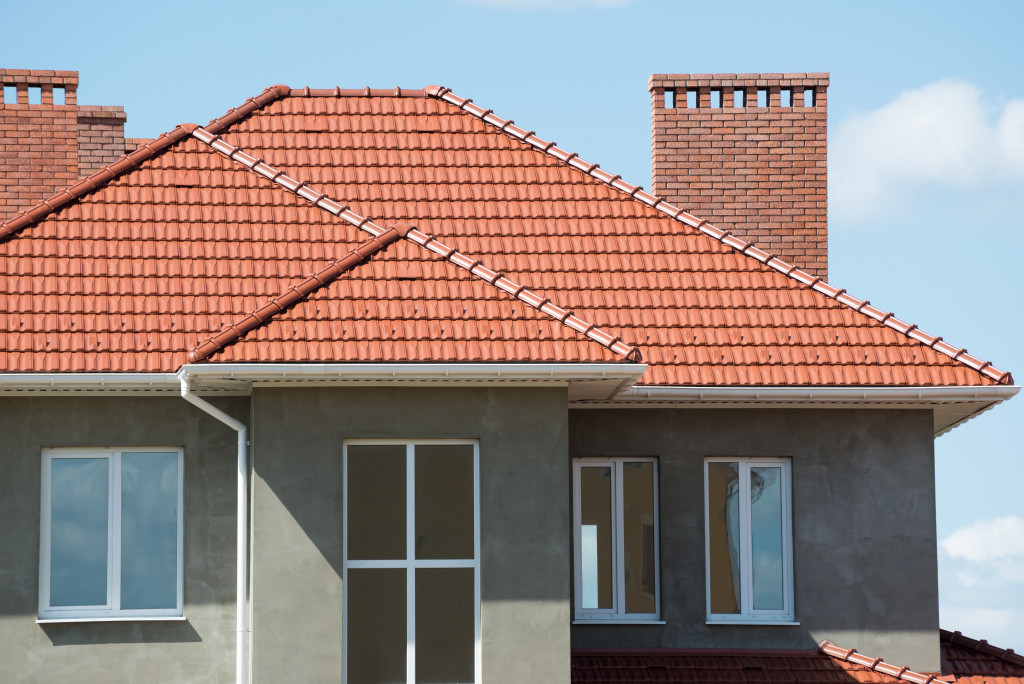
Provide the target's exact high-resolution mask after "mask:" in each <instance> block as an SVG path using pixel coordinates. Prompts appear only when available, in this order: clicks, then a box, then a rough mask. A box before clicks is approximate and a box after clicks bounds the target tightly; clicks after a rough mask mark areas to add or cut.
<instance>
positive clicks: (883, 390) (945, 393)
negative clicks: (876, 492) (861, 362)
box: [614, 385, 1020, 403]
mask: <svg viewBox="0 0 1024 684" xmlns="http://www.w3.org/2000/svg"><path fill="white" fill-rule="evenodd" d="M1019 391H1020V387H1018V386H1011V385H980V386H971V387H653V386H649V387H645V386H635V387H632V388H630V389H628V390H625V391H623V392H621V393H619V395H618V396H617V397H616V398H615V400H614V401H615V403H619V402H622V403H630V402H637V403H639V402H647V401H664V402H673V401H677V402H733V401H744V402H749V401H762V402H823V401H825V402H838V403H847V402H857V403H864V402H870V403H874V402H882V403H890V402H901V403H902V402H911V403H912V402H954V401H1005V400H1006V399H1009V398H1010V397H1012V396H1013V395H1015V394H1017V393H1018V392H1019Z"/></svg>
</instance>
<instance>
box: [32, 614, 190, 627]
mask: <svg viewBox="0 0 1024 684" xmlns="http://www.w3.org/2000/svg"><path fill="white" fill-rule="evenodd" d="M185 619H186V618H185V616H184V615H161V616H157V617H146V616H143V615H126V616H124V617H66V618H38V619H37V620H36V624H37V625H52V624H58V623H61V622H183V621H184V620H185Z"/></svg>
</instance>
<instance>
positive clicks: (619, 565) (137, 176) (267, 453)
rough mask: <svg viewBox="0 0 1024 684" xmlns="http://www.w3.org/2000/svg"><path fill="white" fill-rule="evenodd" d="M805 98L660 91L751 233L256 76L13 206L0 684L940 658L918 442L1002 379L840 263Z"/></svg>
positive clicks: (44, 108)
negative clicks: (870, 298)
mask: <svg viewBox="0 0 1024 684" xmlns="http://www.w3.org/2000/svg"><path fill="white" fill-rule="evenodd" d="M46 76H47V75H46V74H32V73H31V72H29V73H27V74H26V73H25V72H17V71H13V70H8V71H6V72H3V73H2V75H0V80H2V81H3V85H5V86H7V85H11V84H12V83H14V84H15V88H16V89H17V90H19V91H24V90H27V89H28V88H30V87H39V88H40V90H41V91H42V92H43V93H46V92H47V89H51V90H52V88H53V87H54V86H55V85H57V80H56V79H58V78H61V79H65V78H69V76H68V74H67V73H66V72H56V73H54V74H52V75H51V77H52V78H53V79H54V80H53V81H52V82H48V81H46V80H45V79H46ZM28 79H36V80H35V81H32V82H31V83H32V84H35V85H29V86H26V87H25V88H22V87H21V86H22V85H23V84H22V81H27V80H28ZM61 83H62V84H66V83H67V81H61ZM737 86H738V87H737ZM826 86H827V76H826V75H820V74H819V75H814V74H809V75H764V76H757V75H751V76H749V77H748V76H742V77H721V76H716V77H711V76H708V77H695V78H688V77H685V76H679V75H665V76H661V77H655V78H654V79H652V81H651V92H652V102H653V112H652V113H653V121H654V140H655V146H656V150H655V158H656V165H655V187H658V188H662V187H663V188H664V190H665V192H666V193H674V194H676V195H678V196H679V197H680V198H682V199H683V200H685V201H686V202H688V203H693V204H694V205H700V206H702V207H704V208H705V209H707V211H708V212H709V213H708V215H709V216H712V217H714V220H715V221H731V223H732V224H735V225H737V226H739V227H740V229H742V230H745V231H747V233H748V234H749V235H750V236H751V238H749V239H753V238H756V239H757V244H754V243H753V242H750V241H749V239H747V238H743V237H738V236H737V235H735V234H733V233H730V232H727V231H726V230H725V229H724V228H722V227H716V225H714V223H709V222H708V219H707V218H704V217H702V216H700V215H699V214H695V213H689V212H688V211H684V208H686V207H685V206H684V207H679V206H676V204H674V203H673V201H672V200H670V199H665V198H661V197H658V196H656V195H654V194H650V193H648V192H646V191H644V190H643V189H641V188H639V187H637V186H634V185H632V184H630V183H627V182H626V181H624V180H623V179H621V178H620V177H619V176H617V175H614V173H613V172H611V171H606V170H604V169H601V168H600V167H599V166H598V165H597V164H595V163H592V162H589V161H585V160H584V159H583V158H581V157H580V156H578V155H577V154H575V153H573V152H570V151H568V150H565V149H562V148H561V147H559V146H558V145H556V144H555V143H553V142H551V141H550V140H549V139H548V138H546V137H542V134H539V133H535V132H533V131H530V130H528V129H526V128H523V127H520V126H519V125H517V124H515V123H513V122H512V121H511V120H508V119H505V118H503V117H502V116H499V115H498V114H496V113H494V112H492V111H491V110H489V109H486V108H485V107H484V106H482V105H478V104H476V103H474V102H472V100H470V99H466V98H464V97H462V96H460V95H456V94H454V93H452V92H451V91H450V90H448V89H447V88H443V87H438V86H431V87H427V88H425V89H422V90H406V89H402V88H393V89H385V90H376V89H370V88H366V89H357V90H345V89H341V88H332V89H322V90H321V89H310V88H301V89H292V88H288V87H285V86H274V87H271V88H268V89H267V90H266V91H264V92H263V93H261V94H259V95H257V96H256V97H254V98H251V99H249V100H247V101H246V102H245V103H242V104H241V105H240V106H239V107H238V108H237V109H233V110H231V111H229V112H228V113H226V114H225V115H223V116H221V117H219V118H216V119H214V120H212V121H211V122H210V123H209V124H206V125H205V126H197V125H194V124H184V125H182V126H179V127H177V128H175V129H174V130H172V131H170V132H169V133H166V134H164V135H161V136H160V137H158V138H155V139H153V140H151V141H141V144H140V145H139V146H138V148H137V149H135V150H134V151H132V152H131V153H130V154H127V155H126V156H124V157H122V158H120V159H118V160H117V161H114V162H113V163H111V164H109V165H107V166H104V167H103V168H101V169H99V170H98V171H96V172H95V173H93V174H91V175H88V176H87V177H85V178H84V179H82V180H79V181H77V182H75V183H74V184H73V185H71V186H70V187H67V188H66V189H64V190H60V191H58V192H56V193H55V194H53V195H49V196H47V197H40V198H39V203H37V204H34V205H33V206H31V207H29V208H26V209H24V210H23V211H20V212H19V213H17V214H15V215H13V216H11V217H9V218H8V219H7V220H6V222H4V223H3V225H2V227H0V257H2V259H0V264H2V275H0V282H2V283H3V286H2V290H0V297H2V302H3V304H2V306H3V310H4V312H5V314H6V315H5V317H4V318H3V319H2V320H3V321H4V327H3V330H2V331H0V345H2V351H0V394H2V396H0V407H2V408H0V432H2V434H3V435H4V440H3V446H2V450H0V483H3V490H2V496H0V517H2V519H4V520H7V521H13V522H14V524H8V525H5V526H4V529H3V531H2V532H0V547H2V548H3V549H4V554H3V556H2V561H0V563H2V565H0V606H2V607H3V611H4V619H3V620H0V644H2V645H0V649H2V651H0V679H2V680H4V681H42V680H44V679H46V680H71V681H79V682H92V681H96V682H118V681H174V682H179V681H180V682H191V681H204V682H208V681H217V682H234V681H239V682H242V681H250V680H251V681H254V682H281V681H301V682H337V681H348V682H360V683H362V682H393V681H420V682H432V681H477V682H479V681H487V682H523V681H530V682H565V681H569V680H570V678H571V677H577V678H578V679H579V678H585V677H588V676H589V675H588V674H587V673H588V672H589V673H591V674H593V675H594V676H595V677H599V676H604V675H600V674H595V673H598V672H604V671H605V669H604V665H602V663H603V662H606V661H602V660H601V658H602V655H601V654H605V656H607V657H611V658H615V657H617V656H616V655H615V654H616V653H620V654H621V653H622V652H624V651H623V650H624V649H626V650H628V652H630V653H634V654H637V653H641V652H643V653H647V654H650V653H651V652H658V653H662V654H664V655H670V654H669V652H668V651H665V649H715V651H714V654H718V655H720V656H721V657H725V658H727V657H728V655H729V653H730V652H735V651H736V650H737V649H739V650H740V651H742V653H743V654H744V655H743V657H752V656H751V654H750V653H749V651H750V649H757V650H758V651H759V652H761V653H763V654H768V655H770V654H778V653H780V652H785V653H792V655H793V657H804V656H806V655H807V654H808V652H813V649H815V648H816V647H817V646H818V644H819V643H822V642H824V641H828V642H830V644H839V645H840V646H841V648H840V647H835V648H833V647H832V646H829V645H825V644H823V645H822V648H821V651H820V652H819V656H815V657H820V658H827V659H828V662H829V663H836V664H835V665H830V667H832V668H833V670H834V671H836V672H839V671H841V672H852V671H857V672H861V671H867V672H870V673H875V674H878V672H881V674H880V675H878V676H882V677H889V678H890V679H892V678H893V675H892V674H887V673H886V672H885V671H884V670H878V669H877V667H874V669H873V668H872V667H868V666H867V665H864V664H863V663H861V662H859V660H858V658H856V657H854V656H853V654H851V652H850V651H849V649H856V650H857V651H858V652H861V653H866V654H871V655H872V661H873V662H875V666H877V665H878V663H881V662H882V661H883V660H884V661H885V662H887V663H896V664H899V665H900V666H901V667H907V668H910V670H911V671H915V672H922V673H935V672H939V671H940V668H941V650H940V632H939V628H938V594H937V591H938V590H937V578H936V574H937V569H936V537H935V490H934V472H933V447H932V444H933V439H934V436H935V435H937V434H941V433H942V432H944V431H946V430H949V429H952V428H954V427H955V426H956V425H958V424H959V423H961V422H963V421H965V420H968V419H970V418H971V417H972V416H974V415H976V414H977V413H979V412H981V411H984V410H986V409H988V408H991V407H992V406H994V405H996V404H998V403H1000V402H1001V401H1004V400H1006V399H1008V398H1010V397H1011V396H1013V395H1014V394H1015V393H1016V392H1017V391H1018V389H1019V388H1018V387H1016V386H1014V384H1013V381H1012V378H1011V376H1010V374H1009V373H1008V372H1006V371H1004V370H1001V369H999V368H997V367H995V366H993V365H992V364H991V363H988V362H986V361H983V360H981V359H979V358H977V357H974V356H972V355H970V354H967V353H966V352H965V351H964V350H963V349H960V348H958V347H956V346H954V345H952V344H949V343H947V342H945V341H943V340H942V339H941V338H940V337H936V336H933V335H931V334H929V333H925V332H923V331H921V330H920V329H918V328H917V327H916V326H914V325H912V324H910V323H907V322H904V321H903V320H902V319H899V318H897V317H895V316H893V315H892V314H890V313H888V312H886V311H884V310H882V309H879V308H876V307H875V306H873V305H871V304H870V303H868V302H865V301H862V300H860V299H858V298H856V297H855V296H853V295H852V294H849V293H847V292H845V291H844V290H842V289H839V288H836V287H834V286H832V285H831V284H829V283H828V282H827V281H826V280H825V279H824V278H823V276H824V275H825V270H824V269H826V268H827V263H826V260H825V259H824V258H823V257H824V256H825V255H824V254H823V250H824V249H825V248H824V246H823V245H824V244H825V240H824V236H823V233H822V232H821V231H823V230H824V226H823V220H824V205H823V203H824V182H825V179H824V173H825V170H824V168H825V167H824V153H823V151H821V150H823V145H824V143H823V136H824V119H825V116H824V107H825V88H826ZM759 90H764V91H765V97H767V98H768V99H767V100H766V101H765V103H764V104H765V105H766V106H764V107H761V106H755V105H758V104H760V103H758V102H757V98H759V97H760V94H759V93H758V91H759ZM691 91H692V92H694V93H695V97H694V100H693V101H694V103H695V107H692V108H691V107H683V106H681V105H682V104H684V103H685V104H689V103H690V96H689V95H688V93H689V92H691ZM808 91H810V94H809V95H808V94H807V93H808ZM737 92H741V94H740V95H737V94H736V93H737ZM784 95H785V96H786V97H788V103H785V104H784V103H783V100H782V98H783V96H784ZM716 97H717V98H718V101H717V102H714V104H718V105H723V104H724V105H726V106H724V107H723V106H719V107H712V106H711V104H712V103H713V98H716ZM41 100H42V102H41V103H40V104H37V105H33V104H28V103H26V102H24V101H23V100H22V99H20V98H19V99H18V100H17V101H16V102H14V103H11V102H6V103H4V104H3V105H0V114H2V115H4V116H8V117H11V118H15V119H17V117H19V116H21V117H23V118H32V117H31V116H30V115H32V114H36V115H37V116H36V118H39V117H40V116H49V117H57V116H58V115H62V114H65V113H66V114H67V115H68V116H73V115H74V112H65V111H64V110H62V109H60V108H61V107H64V108H69V107H76V106H77V104H69V103H68V102H67V99H66V97H65V104H63V105H59V104H56V105H55V104H52V101H51V100H50V97H49V96H45V95H44V96H42V97H41ZM730 104H731V105H733V106H731V107H730V106H728V105H730ZM787 104H788V106H786V105H787ZM676 105H680V106H676ZM705 105H706V106H705ZM691 110H692V111H691ZM689 117H704V118H703V119H701V118H698V119H690V118H689ZM805 119H806V123H803V124H802V125H801V124H800V123H799V122H802V121H804V120H805ZM19 120H20V119H19ZM726 121H731V122H732V123H730V124H729V125H728V126H726V124H725V123H723V122H726ZM739 121H743V122H744V123H743V124H742V125H741V124H739V123H737V122H739ZM694 122H697V123H698V125H694ZM780 122H784V123H780ZM794 122H796V123H794ZM715 126H721V127H728V128H730V130H732V131H733V132H731V133H725V132H722V133H720V134H719V133H711V134H708V135H709V136H718V137H720V138H721V139H720V140H719V139H718V137H714V138H712V137H705V133H704V132H703V129H710V128H714V127H715ZM782 126H789V127H802V128H804V129H808V130H804V131H802V132H792V133H789V132H787V133H778V134H777V135H781V136H790V135H791V136H792V137H791V138H787V139H785V141H786V142H789V143H793V144H792V146H789V145H787V146H777V148H776V147H772V145H771V144H770V143H771V142H772V141H773V138H772V135H774V134H775V133H773V132H768V129H772V128H780V127H782ZM683 129H685V130H683ZM18 130H22V129H21V128H19V129H18ZM24 130H29V131H31V130H33V129H31V128H26V129H24ZM39 135H43V133H40V134H39ZM688 136H689V137H688ZM661 142H664V143H665V149H664V150H663V151H659V150H660V148H658V145H659V144H660V143H661ZM706 142H712V143H717V144H712V145H711V146H710V147H706V146H705V143H706ZM733 142H735V143H736V145H737V147H738V148H744V149H748V150H750V149H753V150H755V151H754V152H751V153H742V154H741V153H729V152H724V153H722V154H724V155H725V157H727V158H724V159H721V160H719V159H718V158H716V156H715V155H716V154H720V152H719V150H720V149H721V148H723V147H724V146H726V145H729V144H732V143H733ZM761 143H763V144H761ZM800 143H806V145H807V146H809V149H810V150H811V151H809V152H808V151H805V150H804V149H803V148H802V146H801V144H800ZM29 144H30V146H31V143H29ZM691 144H692V146H693V147H694V148H703V147H706V151H704V152H701V153H699V154H697V155H695V158H694V159H687V158H686V157H687V155H688V153H687V151H686V149H687V148H688V147H689V146H690V145H691ZM71 147H72V146H71V145H70V144H69V145H68V146H67V148H68V149H71ZM761 147H764V148H765V150H762V149H761ZM783 147H785V151H782V148H783ZM766 150H767V151H766ZM772 150H775V151H772ZM659 155H660V160H661V161H663V162H664V164H659V163H657V162H658V160H659ZM787 155H792V158H791V157H790V156H787ZM798 156H802V157H803V158H802V159H797V158H796V157H798ZM690 162H693V163H695V164H696V165H697V166H696V168H697V171H696V172H693V173H696V174H697V175H700V174H701V173H703V174H704V177H705V180H704V181H701V180H700V179H699V178H698V179H697V180H694V179H693V178H691V177H690V176H688V175H687V174H688V173H689V172H688V171H687V169H693V168H694V167H693V165H692V164H690ZM719 163H720V164H721V166H716V164H719ZM701 164H707V165H708V166H706V167H701ZM726 164H729V165H728V166H727V165H726ZM701 168H703V169H704V170H703V171H701ZM797 169H799V171H798V170H797ZM709 173H710V174H719V175H720V176H721V177H720V178H719V179H718V180H716V181H713V182H710V183H708V181H707V180H706V178H707V177H708V174H709ZM43 175H45V173H44V174H43ZM782 175H786V176H787V178H786V179H785V180H779V178H778V177H779V176H782ZM762 176H764V177H763V178H762ZM761 183H764V184H766V185H764V186H762V185H761ZM775 183H778V184H779V185H780V187H775V186H774V185H773V184H775ZM708 184H710V186H711V187H710V189H711V190H712V194H711V195H708V194H707V193H706V192H705V190H707V189H708V188H707V185H708ZM751 184H753V187H751ZM716 186H718V187H720V188H721V194H720V195H719V197H720V199H717V200H716V199H715V195H714V191H715V188H716ZM8 187H9V186H8ZM688 194H689V199H686V198H687V196H688ZM746 197H751V198H754V197H756V198H757V199H752V200H747V199H744V198H746ZM677 201H679V200H677ZM748 201H749V204H750V206H747V203H748ZM726 225H729V224H726ZM812 238H813V239H814V240H817V242H814V243H811V242H809V241H810V240H811V239H812ZM758 245H765V248H762V247H760V246H758ZM776 245H780V246H781V247H779V249H780V251H782V253H783V254H786V255H787V256H786V259H792V260H793V261H795V262H796V263H797V264H801V265H806V267H807V268H808V269H814V272H812V271H808V270H804V269H802V268H798V267H797V266H796V265H792V264H790V263H789V262H788V261H787V260H786V259H784V258H779V257H775V256H772V254H771V253H770V252H769V251H767V249H769V248H771V249H775V248H776ZM815 273H816V274H817V275H816V274H815ZM881 559H884V562H881ZM893 568H898V569H899V571H898V572H895V571H893ZM829 649H832V650H829ZM982 650H983V651H984V649H982ZM573 654H575V655H573ZM837 654H838V655H837ZM842 654H846V655H842ZM676 655H680V654H679V653H678V652H676ZM705 655H706V654H705ZM643 657H648V656H643ZM766 657H767V655H766ZM587 658H593V659H594V660H592V661H586V659H587ZM851 658H852V660H851ZM875 658H879V659H881V660H878V661H875V660H874V659H875ZM1003 660H1005V658H1003ZM1011 660H1012V658H1011ZM840 661H842V663H846V665H842V664H841V663H840ZM588 662H590V663H591V664H590V665H588V664H587V663H588ZM815 662H818V661H815ZM1007 662H1009V661H1007ZM850 663H852V665H850ZM1011 664H1012V663H1011ZM591 665H593V666H592V667H591ZM847 665H849V667H847ZM854 666H856V667H861V668H863V670H857V669H856V667H854ZM645 667H647V665H645ZM741 667H746V666H745V665H744V666H741ZM815 667H816V666H815ZM836 668H838V669H836ZM648 669H649V668H648ZM754 669H756V670H757V671H758V672H763V667H760V666H759V667H757V668H754ZM896 671H897V673H898V674H900V675H902V674H905V673H906V671H905V670H899V668H896ZM648 675H650V673H648ZM610 676H611V675H609V677H610ZM644 676H647V675H644ZM650 676H653V675H650ZM762 676H763V675H762ZM899 678H900V677H899V676H897V677H896V679H899ZM602 681H615V680H614V679H611V678H606V679H604V680H602ZM631 681H644V680H642V679H640V680H636V679H634V680H631ZM885 681H889V680H885ZM893 681H895V680H893ZM910 681H914V680H913V679H911V680H910Z"/></svg>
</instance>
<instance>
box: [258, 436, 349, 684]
mask: <svg viewBox="0 0 1024 684" xmlns="http://www.w3.org/2000/svg"><path fill="white" fill-rule="evenodd" d="M341 478H342V487H341V558H342V563H341V636H342V640H341V681H342V682H347V681H348V565H349V563H350V561H349V559H348V488H349V486H350V484H351V483H350V481H349V477H348V444H345V443H344V442H343V443H342V445H341ZM253 489H255V485H253Z"/></svg>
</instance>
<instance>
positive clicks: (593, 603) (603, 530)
mask: <svg viewBox="0 0 1024 684" xmlns="http://www.w3.org/2000/svg"><path fill="white" fill-rule="evenodd" d="M580 499H581V500H580V516H581V521H580V523H581V535H582V540H583V541H582V549H581V552H580V555H581V560H582V578H581V579H582V585H583V597H582V601H583V608H612V469H611V468H607V467H603V468H581V469H580Z"/></svg>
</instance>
